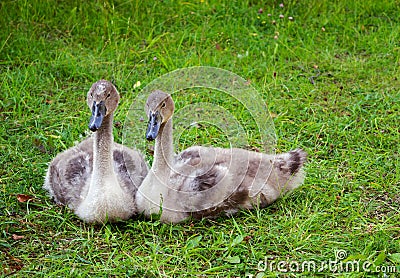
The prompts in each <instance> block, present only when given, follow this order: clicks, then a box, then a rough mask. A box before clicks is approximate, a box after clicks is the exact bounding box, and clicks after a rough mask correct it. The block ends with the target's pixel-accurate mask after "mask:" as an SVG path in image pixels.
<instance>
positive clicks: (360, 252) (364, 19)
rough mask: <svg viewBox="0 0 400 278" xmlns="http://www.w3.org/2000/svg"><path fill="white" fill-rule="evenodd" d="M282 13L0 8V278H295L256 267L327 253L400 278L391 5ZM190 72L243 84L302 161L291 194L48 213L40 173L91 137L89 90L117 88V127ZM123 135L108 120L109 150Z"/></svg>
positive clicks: (323, 5)
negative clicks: (177, 74)
mask: <svg viewBox="0 0 400 278" xmlns="http://www.w3.org/2000/svg"><path fill="white" fill-rule="evenodd" d="M142 2H143V3H142ZM279 3H280V2H279V1H277V2H275V1H237V2H235V1H211V0H210V1H207V0H204V1H168V0H165V1H119V0H116V1H108V0H105V1H51V0H47V1H39V0H32V1H20V0H16V1H11V0H4V1H1V2H0V27H1V30H2V31H1V32H0V90H1V93H0V163H1V165H2V167H1V168H0V250H1V253H0V266H1V268H0V276H1V275H9V274H11V275H12V274H15V276H18V277H29V276H32V275H37V276H46V277H49V276H52V277H53V276H58V277H66V276H73V277H75V276H89V275H90V276H101V277H114V276H118V277H119V276H130V277H153V276H154V277H159V276H162V277H175V276H183V277H184V276H188V277H191V276H200V277H201V276H207V277H208V276H215V277H245V276H246V275H247V276H249V274H252V275H254V277H255V276H256V275H258V276H257V277H262V276H263V274H264V275H265V276H266V277H275V276H277V275H281V276H286V277H294V276H297V275H300V273H295V272H282V271H281V272H279V271H278V270H277V269H276V268H274V269H273V271H270V270H269V268H268V267H269V265H268V267H267V269H266V270H265V271H263V266H264V264H263V262H264V261H265V258H267V260H268V261H271V260H275V261H280V260H283V261H288V262H293V261H297V262H300V263H301V262H304V261H314V262H316V263H318V264H320V263H322V262H327V261H329V260H334V259H335V252H338V250H345V251H346V253H347V258H348V260H350V261H351V260H360V261H361V262H365V261H369V262H371V263H373V264H375V265H377V266H379V267H385V266H386V267H388V266H397V274H395V273H387V275H388V276H389V277H395V276H396V275H398V272H400V216H399V215H400V205H399V203H400V166H399V165H400V156H399V142H400V136H399V134H400V129H399V127H400V116H399V115H400V74H399V66H400V35H399V34H400V8H399V3H398V1H396V0H392V1H390V0H389V1H373V0H367V1H284V7H283V8H281V7H280V6H279ZM260 8H262V9H263V13H258V11H259V9H260ZM268 14H271V16H269V15H268ZM280 14H282V15H283V16H284V18H283V19H280V18H279V15H280ZM290 16H291V17H293V18H294V20H292V21H291V20H289V19H288V17H290ZM273 20H275V24H272V21H273ZM274 36H276V38H274ZM154 57H156V58H157V59H155V58H154ZM190 66H213V67H219V68H222V69H225V70H229V71H232V72H234V73H236V74H238V75H240V76H242V77H243V78H245V79H248V80H249V81H250V82H251V84H252V85H253V86H254V87H255V88H256V89H257V90H258V91H259V94H260V96H261V97H262V98H263V99H264V100H265V102H266V103H267V106H268V109H269V111H270V112H271V114H272V115H273V121H274V124H275V129H276V133H277V138H278V140H277V152H282V151H288V150H290V149H292V148H296V147H302V148H304V149H305V150H307V151H308V153H309V154H310V155H309V162H308V164H307V167H306V169H307V179H306V181H305V184H304V185H303V186H302V187H301V188H299V189H297V190H296V191H295V192H294V193H293V194H291V195H289V196H287V197H285V198H283V199H281V200H279V201H277V202H276V203H274V204H273V205H271V206H270V207H268V208H266V209H262V210H254V211H250V212H241V213H239V214H238V215H236V216H235V217H234V218H219V219H217V220H213V221H211V220H202V221H195V222H192V223H183V224H179V225H166V224H161V223H159V222H158V221H148V220H145V219H143V218H141V217H138V218H137V219H132V220H129V221H127V222H124V223H118V224H106V225H103V226H101V225H100V226H93V225H87V224H84V223H82V222H81V221H80V220H79V219H77V217H76V216H75V215H74V214H73V213H72V212H71V211H70V210H68V209H66V208H62V207H58V206H56V205H55V204H53V203H52V202H51V200H50V199H49V197H48V196H47V195H46V192H44V191H43V189H42V188H41V187H42V184H43V177H44V174H45V171H46V167H47V163H48V162H49V161H50V160H51V159H52V158H53V157H54V156H55V155H56V154H57V153H59V152H61V151H63V150H65V149H66V148H68V147H70V146H73V145H74V143H75V142H76V141H79V140H81V139H82V138H84V137H85V136H86V135H87V134H88V132H87V121H88V117H89V113H90V111H89V109H88V108H87V106H86V103H85V95H86V92H87V90H88V89H89V88H90V86H91V84H92V83H93V82H95V81H97V80H98V79H101V78H105V79H109V80H112V81H113V82H114V83H115V84H116V85H117V86H118V89H119V91H120V93H121V96H122V99H121V104H120V106H119V109H118V111H117V114H116V117H115V121H116V123H118V122H120V123H123V122H124V119H125V117H126V114H127V112H128V109H129V107H130V104H131V103H132V101H133V100H134V98H135V96H136V95H137V94H138V93H139V92H140V89H139V88H136V89H134V88H133V87H134V86H133V85H134V84H135V83H136V82H137V81H140V82H141V84H142V85H141V87H142V88H143V86H145V85H146V84H149V83H150V82H151V81H152V80H154V79H156V78H158V77H160V76H162V75H163V74H165V73H168V72H171V71H173V70H175V69H179V68H184V67H190ZM313 76H314V77H313ZM311 81H313V82H311ZM199 97H200V96H199ZM210 99H211V97H210ZM185 101H188V99H187V98H185V97H182V98H179V99H177V103H178V106H179V105H180V107H184V105H185ZM213 101H215V102H216V103H225V104H227V105H228V106H229V105H233V104H229V101H226V99H225V98H223V97H221V99H219V100H218V99H214V100H213ZM234 111H235V110H234ZM236 111H237V114H238V115H237V116H238V117H240V116H241V115H243V117H244V118H243V119H244V121H246V119H247V117H246V113H245V111H244V112H243V113H241V112H240V111H241V110H240V109H238V110H236ZM143 124H145V123H143ZM251 125H252V120H251V119H249V126H250V127H251ZM249 129H250V130H251V128H249ZM122 135H123V125H119V124H116V128H115V139H116V141H118V142H121V140H122ZM143 137H144V135H143ZM207 137H210V138H211V139H210V140H207V139H208V138H207ZM213 138H214V139H215V140H213ZM256 139H257V138H255V139H254V141H252V142H251V143H252V144H254V146H256V145H257V140H256ZM179 142H180V144H181V145H180V146H182V147H186V146H189V145H191V144H195V143H196V142H200V143H202V144H212V145H214V144H221V145H223V144H224V137H223V136H222V137H221V136H220V135H218V128H217V127H212V126H211V127H210V128H209V129H202V130H200V129H199V130H197V131H196V130H194V131H189V132H188V134H187V136H186V137H181V138H180V141H179ZM149 159H151V158H149ZM18 194H27V195H30V196H33V197H34V199H33V200H30V201H29V202H19V201H18V200H17V195H18ZM13 235H16V236H22V237H23V238H19V239H18V238H15V236H13ZM260 263H261V264H260ZM301 274H302V275H304V276H313V275H316V273H301ZM319 274H320V275H321V276H329V277H331V276H349V277H373V276H375V275H377V274H378V275H380V276H383V273H365V272H362V271H361V272H349V273H345V272H343V271H338V272H336V273H334V272H332V271H329V270H324V271H322V272H319Z"/></svg>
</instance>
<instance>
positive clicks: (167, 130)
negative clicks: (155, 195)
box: [152, 118, 174, 176]
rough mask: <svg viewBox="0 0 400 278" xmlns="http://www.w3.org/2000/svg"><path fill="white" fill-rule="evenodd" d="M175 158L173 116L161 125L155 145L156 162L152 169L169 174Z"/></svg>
mask: <svg viewBox="0 0 400 278" xmlns="http://www.w3.org/2000/svg"><path fill="white" fill-rule="evenodd" d="M173 159H174V146H173V137H172V118H171V119H169V120H168V121H167V122H166V123H165V124H164V125H162V126H161V127H160V130H159V134H158V136H157V137H156V143H155V147H154V162H153V166H152V169H153V171H154V172H156V173H160V174H164V173H165V174H166V175H168V176H169V173H170V170H171V169H170V167H171V166H172V164H173Z"/></svg>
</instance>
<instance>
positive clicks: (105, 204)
mask: <svg viewBox="0 0 400 278" xmlns="http://www.w3.org/2000/svg"><path fill="white" fill-rule="evenodd" d="M118 103H119V94H118V92H117V89H116V88H115V87H114V85H113V84H111V83H110V82H108V81H106V80H100V81H98V82H96V83H94V84H93V85H92V87H91V88H90V90H89V92H88V94H87V104H88V106H89V108H90V109H91V111H92V116H91V118H90V122H89V129H90V130H91V131H93V136H91V137H89V138H87V139H85V140H84V141H82V142H81V143H79V144H78V145H76V146H75V147H72V148H70V149H68V150H66V151H64V152H63V153H60V154H58V155H57V156H56V157H55V158H54V159H53V161H52V162H51V163H50V165H49V167H48V170H47V173H46V178H45V183H44V188H45V189H46V190H47V191H49V193H50V195H51V196H52V197H53V198H54V200H55V201H56V202H57V203H58V204H62V205H66V206H68V207H70V208H71V209H72V210H73V211H74V212H75V214H76V215H77V216H78V217H79V218H81V219H82V220H83V221H85V222H93V223H103V222H106V221H117V220H126V219H128V218H130V217H132V216H133V215H136V214H140V213H143V214H144V215H145V216H146V217H150V216H151V215H152V214H161V215H160V220H161V221H162V222H167V223H177V222H180V221H183V220H186V219H188V218H190V217H193V218H203V217H216V216H219V215H221V214H227V215H230V214H233V213H235V212H237V211H238V210H240V209H252V208H256V207H260V208H262V207H265V206H267V205H269V204H271V203H272V202H274V201H275V200H276V199H278V198H279V197H280V196H281V195H283V194H285V193H287V192H289V191H292V190H293V189H295V188H296V187H298V186H299V185H300V184H301V183H302V182H303V180H304V171H303V165H304V163H305V160H306V156H307V154H306V152H304V151H303V150H301V149H296V150H293V151H290V152H288V153H283V154H278V155H268V154H264V153H258V152H251V151H247V150H243V149H237V148H233V149H222V148H213V147H202V146H194V147H190V148H188V149H186V150H184V151H182V152H181V153H179V154H177V155H175V154H174V153H173V149H174V148H173V137H172V115H173V113H174V102H173V100H172V98H171V96H170V95H169V94H166V93H164V92H162V91H154V92H153V93H152V94H150V96H149V97H148V99H147V102H146V107H145V110H146V115H147V116H148V118H149V122H148V128H147V132H146V138H147V139H148V140H155V148H154V161H153V165H152V167H151V169H150V170H149V169H148V167H147V164H146V161H145V160H144V158H143V156H142V155H141V154H140V153H139V152H138V151H136V150H132V149H129V148H127V147H125V146H123V145H120V144H117V143H115V142H114V139H113V134H112V127H113V113H114V111H115V110H116V108H117V106H118Z"/></svg>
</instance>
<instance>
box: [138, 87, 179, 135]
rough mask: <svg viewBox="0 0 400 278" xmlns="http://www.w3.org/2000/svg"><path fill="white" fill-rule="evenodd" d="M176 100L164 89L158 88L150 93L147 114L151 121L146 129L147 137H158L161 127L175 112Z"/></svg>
mask: <svg viewBox="0 0 400 278" xmlns="http://www.w3.org/2000/svg"><path fill="white" fill-rule="evenodd" d="M174 109H175V105H174V101H173V100H172V97H171V96H170V95H169V94H167V93H164V92H163V91H160V90H156V91H154V92H152V93H151V94H150V96H149V97H148V98H147V102H146V108H145V110H146V115H147V117H148V118H149V123H148V126H147V131H146V139H147V140H154V139H156V137H157V135H158V132H159V130H160V127H161V126H162V125H163V124H165V123H166V122H168V120H169V119H170V118H171V117H172V115H173V114H174Z"/></svg>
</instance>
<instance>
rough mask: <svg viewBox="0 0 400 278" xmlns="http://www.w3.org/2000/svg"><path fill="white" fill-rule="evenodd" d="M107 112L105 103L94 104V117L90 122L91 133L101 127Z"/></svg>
mask: <svg viewBox="0 0 400 278" xmlns="http://www.w3.org/2000/svg"><path fill="white" fill-rule="evenodd" d="M106 112H107V108H106V106H105V104H104V102H103V101H100V102H99V103H96V102H95V101H94V102H93V106H92V117H90V121H89V129H90V130H91V131H96V130H98V129H99V128H100V127H101V123H102V122H103V118H104V116H105V115H106Z"/></svg>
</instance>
